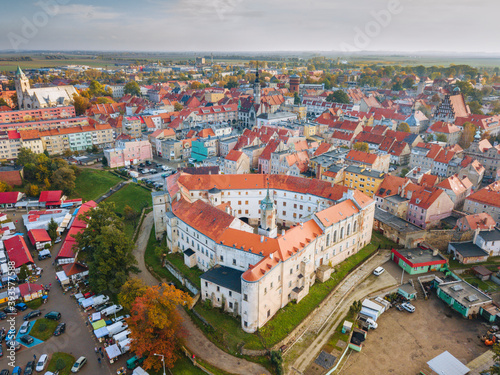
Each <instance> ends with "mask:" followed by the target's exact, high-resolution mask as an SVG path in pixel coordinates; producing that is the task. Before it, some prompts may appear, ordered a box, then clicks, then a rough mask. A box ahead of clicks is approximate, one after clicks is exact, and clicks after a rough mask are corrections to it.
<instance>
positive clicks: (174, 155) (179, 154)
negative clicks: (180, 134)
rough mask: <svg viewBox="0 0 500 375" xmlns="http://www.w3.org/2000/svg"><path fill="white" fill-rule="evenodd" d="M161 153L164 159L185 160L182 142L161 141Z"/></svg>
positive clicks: (173, 140) (174, 140) (172, 140)
mask: <svg viewBox="0 0 500 375" xmlns="http://www.w3.org/2000/svg"><path fill="white" fill-rule="evenodd" d="M160 145H161V148H160V150H161V151H160V153H161V157H162V158H163V159H167V160H180V159H185V158H184V155H183V148H182V142H181V141H178V140H176V139H164V140H162V141H160Z"/></svg>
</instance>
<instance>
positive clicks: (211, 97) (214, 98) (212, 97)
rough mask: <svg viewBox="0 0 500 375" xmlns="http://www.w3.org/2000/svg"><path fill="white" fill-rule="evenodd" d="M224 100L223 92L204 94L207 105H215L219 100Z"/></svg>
mask: <svg viewBox="0 0 500 375" xmlns="http://www.w3.org/2000/svg"><path fill="white" fill-rule="evenodd" d="M223 98H224V93H223V92H206V93H205V100H206V101H207V102H209V103H217V102H218V101H219V100H221V99H223Z"/></svg>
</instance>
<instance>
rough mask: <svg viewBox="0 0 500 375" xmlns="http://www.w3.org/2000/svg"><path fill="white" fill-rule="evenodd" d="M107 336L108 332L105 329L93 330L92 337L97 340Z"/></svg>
mask: <svg viewBox="0 0 500 375" xmlns="http://www.w3.org/2000/svg"><path fill="white" fill-rule="evenodd" d="M108 334H109V332H108V328H107V327H101V328H99V329H96V330H94V335H95V337H97V338H98V339H100V338H101V337H104V336H107V335H108Z"/></svg>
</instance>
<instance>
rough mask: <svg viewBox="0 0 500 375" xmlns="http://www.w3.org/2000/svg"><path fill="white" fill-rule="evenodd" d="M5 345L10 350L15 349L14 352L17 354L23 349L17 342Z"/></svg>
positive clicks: (13, 341) (11, 341) (9, 342)
mask: <svg viewBox="0 0 500 375" xmlns="http://www.w3.org/2000/svg"><path fill="white" fill-rule="evenodd" d="M5 344H6V345H7V349H8V350H12V349H14V351H16V352H17V351H18V350H19V349H21V344H20V343H19V342H18V341H16V340H10V341H7V342H6V343H5Z"/></svg>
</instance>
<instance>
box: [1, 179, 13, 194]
mask: <svg viewBox="0 0 500 375" xmlns="http://www.w3.org/2000/svg"><path fill="white" fill-rule="evenodd" d="M6 191H12V186H10V185H9V184H7V183H5V182H3V181H0V192H2V193H5V192H6Z"/></svg>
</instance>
